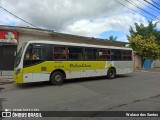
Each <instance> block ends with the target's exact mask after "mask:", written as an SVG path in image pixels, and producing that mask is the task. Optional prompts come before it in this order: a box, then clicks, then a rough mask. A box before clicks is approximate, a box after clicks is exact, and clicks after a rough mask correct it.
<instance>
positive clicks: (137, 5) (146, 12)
mask: <svg viewBox="0 0 160 120" xmlns="http://www.w3.org/2000/svg"><path fill="white" fill-rule="evenodd" d="M126 2H128V3H130V4H132V5H133V6H135V7H137V8H138V9H140V10H142V11H143V12H145V13H147V14H149V15H151V16H152V17H155V18H157V16H155V15H153V14H151V13H149V12H148V11H146V10H144V9H142V8H140V7H139V6H138V5H137V4H135V3H134V2H133V1H132V2H131V1H128V0H126Z"/></svg>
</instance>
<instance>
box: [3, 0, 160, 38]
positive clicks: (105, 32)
mask: <svg viewBox="0 0 160 120" xmlns="http://www.w3.org/2000/svg"><path fill="white" fill-rule="evenodd" d="M117 1H119V2H121V3H123V4H124V5H126V6H128V7H130V8H132V9H134V10H136V11H139V12H141V13H143V12H142V11H140V10H138V9H137V8H136V7H134V6H132V5H131V4H129V3H127V2H126V1H125V0H117ZM132 1H134V2H135V3H136V4H137V5H138V6H140V7H141V8H144V9H145V10H148V11H149V12H151V13H154V12H155V11H151V9H150V10H149V8H148V6H149V4H147V3H145V2H144V1H143V0H140V1H141V2H144V3H140V2H138V1H137V0H132ZM148 1H150V0H148ZM155 1H156V0H155ZM150 2H151V1H150ZM0 5H1V6H2V7H4V8H6V9H7V10H8V11H10V12H12V13H14V14H15V15H17V16H19V17H20V18H23V19H24V20H26V21H28V22H30V23H32V24H34V25H35V26H38V27H41V28H45V29H51V30H54V31H56V32H62V33H68V34H75V35H81V36H87V37H96V38H103V39H105V38H108V37H109V36H111V35H113V36H117V37H118V38H117V40H119V41H127V38H126V34H129V32H128V30H129V27H130V26H133V24H134V23H135V22H137V23H143V24H147V21H148V20H150V19H149V18H147V17H144V16H142V15H141V14H139V13H136V12H133V11H131V10H129V9H128V8H125V7H124V6H122V5H120V4H118V3H117V2H116V1H115V0H0ZM143 14H144V15H146V16H148V17H151V16H149V15H147V14H145V13H143ZM155 14H156V15H158V13H155ZM0 18H1V19H0V24H1V25H12V26H30V25H28V24H26V23H24V22H22V21H20V20H18V19H17V18H15V17H13V16H12V15H10V14H9V13H7V12H5V11H4V10H2V9H1V8H0ZM151 19H152V20H154V21H155V20H156V18H153V16H152V17H151Z"/></svg>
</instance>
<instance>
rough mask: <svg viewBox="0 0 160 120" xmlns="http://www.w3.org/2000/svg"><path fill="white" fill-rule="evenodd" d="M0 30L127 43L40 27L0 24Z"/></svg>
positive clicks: (123, 44)
mask: <svg viewBox="0 0 160 120" xmlns="http://www.w3.org/2000/svg"><path fill="white" fill-rule="evenodd" d="M0 30H9V31H17V32H20V33H31V34H40V35H42V34H50V35H53V36H62V37H73V38H79V39H85V40H86V41H90V42H92V41H93V42H94V41H96V42H102V44H103V43H106V42H107V43H110V44H120V45H121V46H125V45H126V44H128V42H121V41H111V40H106V39H99V38H94V37H85V36H78V35H71V34H65V33H58V32H55V31H53V30H48V29H41V28H31V27H21V26H6V25H0Z"/></svg>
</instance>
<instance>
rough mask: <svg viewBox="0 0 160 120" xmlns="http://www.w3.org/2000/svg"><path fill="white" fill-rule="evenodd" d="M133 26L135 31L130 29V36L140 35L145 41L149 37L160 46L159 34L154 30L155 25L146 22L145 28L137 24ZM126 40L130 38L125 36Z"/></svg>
mask: <svg viewBox="0 0 160 120" xmlns="http://www.w3.org/2000/svg"><path fill="white" fill-rule="evenodd" d="M134 25H135V30H134V29H133V27H130V29H129V32H130V34H134V35H141V36H142V37H143V38H145V39H146V38H148V37H150V36H154V37H155V40H156V41H157V43H158V44H159V45H160V32H159V31H158V30H157V29H156V26H157V23H152V22H148V25H147V26H145V25H144V24H140V25H138V23H135V24H134ZM127 38H128V40H129V41H130V36H127Z"/></svg>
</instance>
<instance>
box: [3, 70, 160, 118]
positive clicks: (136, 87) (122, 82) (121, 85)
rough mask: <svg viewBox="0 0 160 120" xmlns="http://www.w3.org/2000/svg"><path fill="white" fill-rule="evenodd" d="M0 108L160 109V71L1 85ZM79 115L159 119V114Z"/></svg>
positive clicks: (74, 109)
mask: <svg viewBox="0 0 160 120" xmlns="http://www.w3.org/2000/svg"><path fill="white" fill-rule="evenodd" d="M0 109H1V110H5V109H39V110H40V111H160V72H133V73H131V74H127V75H122V76H118V77H117V78H115V79H113V80H108V79H106V78H105V77H101V78H87V79H86V78H84V79H75V80H67V81H66V82H65V83H64V84H63V85H60V86H51V85H50V84H48V83H47V82H41V83H32V84H24V85H17V84H15V83H12V84H6V85H0ZM25 119H26V118H25ZM48 119H49V118H48ZM50 119H53V118H50ZM54 119H59V118H54ZM61 119H74V118H61ZM76 119H80V120H81V119H82V120H92V119H102V120H103V119H109V120H112V119H114V120H119V119H123V120H128V119H132V120H137V119H139V120H141V119H142V120H143V119H144V120H146V119H149V120H152V119H153V120H155V119H157V120H158V119H159V118H155V117H153V118H152V117H150V118H134V117H133V118H118V117H115V118H113V117H112V118H96V117H95V118H93V117H92V118H76Z"/></svg>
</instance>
